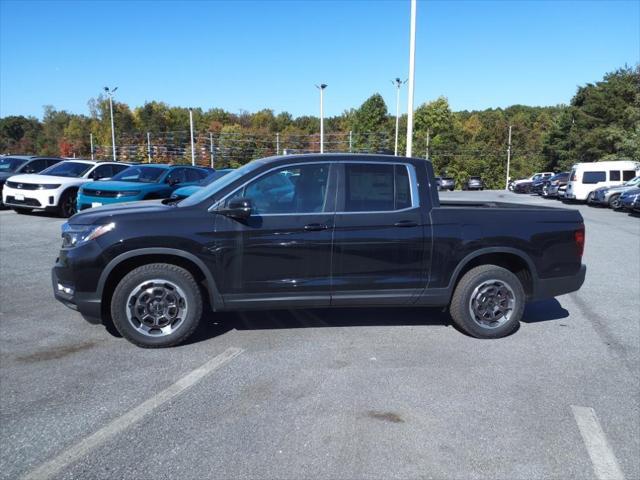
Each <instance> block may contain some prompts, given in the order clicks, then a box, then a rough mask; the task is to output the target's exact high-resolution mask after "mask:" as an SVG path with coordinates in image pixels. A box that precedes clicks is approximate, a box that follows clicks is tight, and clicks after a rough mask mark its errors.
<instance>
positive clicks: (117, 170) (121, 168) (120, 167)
mask: <svg viewBox="0 0 640 480" xmlns="http://www.w3.org/2000/svg"><path fill="white" fill-rule="evenodd" d="M111 168H113V174H114V175H116V174H117V173H120V172H122V171H124V170H126V169H127V168H129V165H113V164H112V165H111Z"/></svg>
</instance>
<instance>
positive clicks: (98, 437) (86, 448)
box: [22, 347, 244, 480]
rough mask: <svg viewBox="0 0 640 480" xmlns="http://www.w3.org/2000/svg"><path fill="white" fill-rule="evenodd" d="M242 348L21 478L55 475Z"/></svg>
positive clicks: (30, 479)
mask: <svg viewBox="0 0 640 480" xmlns="http://www.w3.org/2000/svg"><path fill="white" fill-rule="evenodd" d="M243 351H244V350H242V349H241V348H233V347H232V348H228V349H226V350H225V351H224V352H222V353H221V354H220V355H217V356H215V357H213V358H212V359H211V360H209V361H208V362H206V363H205V364H204V365H202V366H201V367H198V368H196V369H195V370H193V371H191V372H190V373H188V374H187V375H185V376H184V377H182V378H181V379H180V380H178V381H177V382H176V383H174V384H173V385H171V386H170V387H168V388H166V389H165V390H163V391H161V392H160V393H158V394H157V395H154V396H153V397H151V398H150V399H149V400H146V401H144V402H142V403H141V404H140V405H138V406H137V407H135V408H134V409H133V410H129V411H128V412H127V413H125V414H124V415H121V416H120V417H118V418H116V419H115V420H113V421H112V422H111V423H109V424H108V425H106V426H104V427H102V428H101V429H100V430H98V431H97V432H95V433H93V434H91V435H89V436H88V437H86V438H84V439H82V440H80V441H79V442H78V443H76V444H75V445H73V446H71V447H69V448H68V449H66V450H65V451H63V452H62V453H61V454H60V455H58V456H57V457H55V458H53V459H51V460H49V461H48V462H46V463H44V464H42V465H41V466H39V467H38V468H36V469H35V470H32V471H31V472H30V473H27V474H26V475H24V476H23V477H22V478H23V479H25V480H27V479H28V480H36V479H45V478H49V477H51V476H53V475H55V474H56V473H58V472H60V471H61V470H62V469H64V468H65V467H67V466H69V465H71V464H72V463H74V462H76V461H78V460H79V459H80V458H82V457H83V456H84V455H86V454H87V453H89V452H90V451H91V450H93V449H94V448H96V447H98V446H99V445H101V444H102V443H104V442H106V441H107V440H109V439H110V438H111V437H113V436H114V435H117V434H118V433H120V432H122V431H123V430H125V429H127V428H128V427H130V426H131V425H133V424H134V423H135V422H137V421H138V420H140V419H141V418H142V417H144V416H145V415H147V414H148V413H150V412H152V411H153V410H155V409H156V408H158V407H159V406H160V405H162V404H164V403H166V402H168V401H169V400H171V399H173V398H175V397H176V396H178V395H180V394H181V393H182V392H184V391H185V390H186V389H187V388H189V387H191V386H193V385H195V384H196V383H198V382H199V381H200V380H202V379H203V378H204V377H205V376H207V375H208V374H210V373H211V372H213V371H214V370H215V369H217V368H219V367H221V366H222V365H224V364H225V363H227V362H228V361H229V360H231V359H232V358H234V357H236V356H238V355H240V354H241V353H242V352H243Z"/></svg>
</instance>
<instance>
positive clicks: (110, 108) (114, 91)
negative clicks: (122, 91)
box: [104, 87, 118, 162]
mask: <svg viewBox="0 0 640 480" xmlns="http://www.w3.org/2000/svg"><path fill="white" fill-rule="evenodd" d="M116 90H118V87H116V88H112V89H111V90H109V87H104V91H105V92H107V96H108V97H109V111H110V112H111V145H112V147H113V161H114V162H116V161H117V160H116V131H115V128H114V126H113V94H114V93H116Z"/></svg>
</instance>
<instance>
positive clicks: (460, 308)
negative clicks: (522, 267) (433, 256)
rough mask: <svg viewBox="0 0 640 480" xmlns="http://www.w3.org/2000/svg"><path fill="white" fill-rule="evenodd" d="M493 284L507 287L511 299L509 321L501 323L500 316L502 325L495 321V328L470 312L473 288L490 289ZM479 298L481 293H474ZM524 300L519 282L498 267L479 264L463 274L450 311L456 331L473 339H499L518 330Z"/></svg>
mask: <svg viewBox="0 0 640 480" xmlns="http://www.w3.org/2000/svg"><path fill="white" fill-rule="evenodd" d="M492 281H496V282H498V283H497V284H502V285H506V286H507V287H508V289H510V292H509V296H510V297H511V296H512V299H513V304H512V308H511V309H510V313H509V318H508V319H506V320H504V317H503V320H501V322H502V323H499V322H495V323H496V325H489V324H483V323H482V322H481V321H479V320H477V319H476V316H475V315H472V312H471V310H472V296H473V295H474V292H475V291H476V289H479V288H481V287H483V286H484V285H489V287H488V288H491V287H490V285H491V284H492ZM479 295H481V294H480V293H477V294H476V296H475V298H479ZM501 298H505V297H501ZM525 299H526V296H525V293H524V288H523V287H522V283H521V282H520V280H519V279H518V277H516V276H515V275H514V274H513V273H511V272H510V271H509V270H507V269H505V268H502V267H499V266H497V265H480V266H479V267H475V268H472V269H471V270H469V271H468V272H467V273H465V274H464V276H463V277H462V278H461V279H460V282H458V285H457V286H456V289H455V291H454V293H453V297H452V299H451V305H450V307H449V312H450V314H451V318H452V319H453V321H454V323H455V324H456V325H457V326H458V328H460V329H461V330H463V331H464V332H466V333H468V334H469V335H471V336H472V337H476V338H500V337H505V336H507V335H509V334H511V333H513V332H514V331H515V330H516V329H517V328H518V325H519V323H520V319H521V318H522V314H523V312H524V304H525ZM489 308H490V306H489Z"/></svg>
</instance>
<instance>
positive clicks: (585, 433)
mask: <svg viewBox="0 0 640 480" xmlns="http://www.w3.org/2000/svg"><path fill="white" fill-rule="evenodd" d="M571 411H572V412H573V416H574V418H575V419H576V423H577V424H578V428H579V429H580V435H582V440H583V441H584V444H585V446H586V447H587V452H589V457H591V463H592V464H593V471H594V472H595V474H596V477H598V479H599V480H624V474H623V473H622V469H621V468H620V465H619V464H618V460H617V459H616V456H615V455H614V454H613V450H611V447H610V446H609V442H607V437H606V435H605V434H604V432H603V431H602V427H601V426H600V422H599V421H598V417H597V416H596V412H595V410H594V409H593V408H589V407H578V406H576V405H571Z"/></svg>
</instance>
